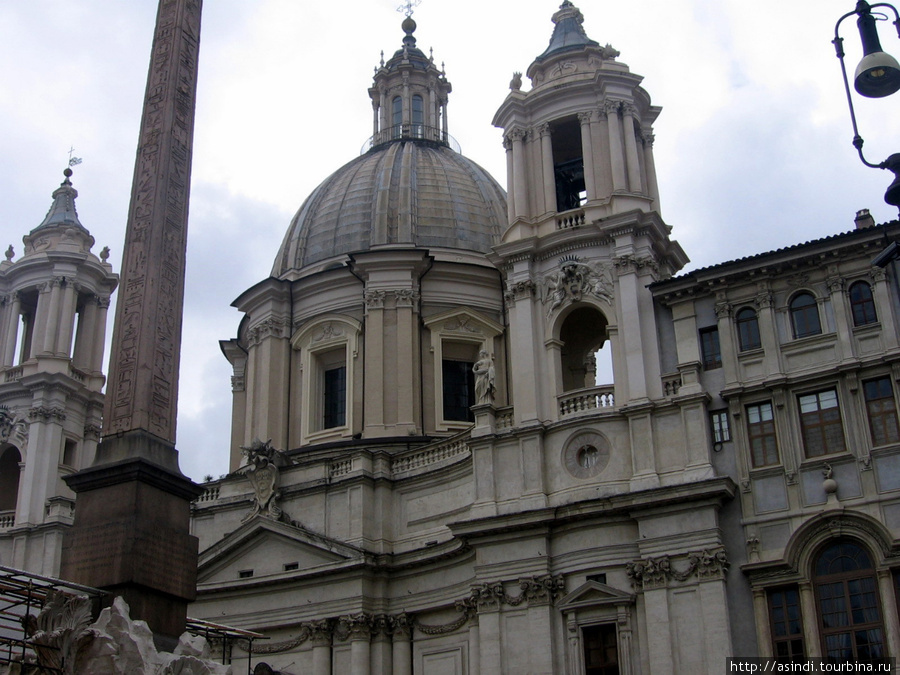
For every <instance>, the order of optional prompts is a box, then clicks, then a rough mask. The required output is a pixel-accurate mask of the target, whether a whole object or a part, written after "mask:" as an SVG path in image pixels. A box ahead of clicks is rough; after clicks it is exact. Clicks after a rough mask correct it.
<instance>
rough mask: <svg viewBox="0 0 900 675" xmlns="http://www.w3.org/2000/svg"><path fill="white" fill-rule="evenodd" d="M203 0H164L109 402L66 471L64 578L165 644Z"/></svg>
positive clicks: (180, 612)
mask: <svg viewBox="0 0 900 675" xmlns="http://www.w3.org/2000/svg"><path fill="white" fill-rule="evenodd" d="M201 9H202V0H160V2H159V5H158V12H157V16H156V28H155V31H154V37H153V45H152V48H151V60H150V69H149V73H148V76H147V88H146V93H145V99H144V109H143V115H142V118H141V129H140V134H139V139H138V150H137V158H136V161H135V169H134V179H133V182H132V193H131V204H130V207H129V215H128V223H127V226H126V232H125V246H124V249H123V261H122V270H121V279H122V281H121V285H120V289H121V290H120V293H121V295H120V296H119V298H118V309H117V311H116V322H115V328H114V332H113V342H112V350H111V355H110V372H109V386H108V389H107V394H106V401H105V408H104V415H103V419H104V437H103V442H102V443H101V444H100V447H99V448H98V450H97V455H96V458H95V460H94V464H93V466H91V467H90V468H88V469H85V470H83V471H80V472H78V473H75V474H71V475H69V476H67V477H66V482H67V483H68V485H69V487H70V488H72V489H73V490H74V491H75V492H76V493H77V495H78V501H77V503H78V507H77V509H76V512H75V522H74V525H73V527H72V529H71V530H69V531H68V532H67V534H66V540H65V543H64V545H63V552H62V562H61V571H60V576H61V577H63V578H65V579H68V580H70V581H73V582H76V583H80V584H84V585H87V586H94V587H99V588H104V589H106V590H108V591H110V592H111V595H110V598H109V601H110V602H111V601H112V598H113V597H114V596H115V595H121V596H123V597H124V598H125V600H126V601H127V602H128V604H129V605H130V607H131V614H132V617H133V618H135V619H142V620H144V621H147V623H148V624H149V625H150V628H151V629H152V630H153V631H154V633H155V636H156V639H157V642H158V644H159V646H160V647H162V648H166V647H169V648H171V647H172V646H174V643H175V640H177V638H178V636H179V635H180V634H181V633H182V632H183V631H184V626H185V618H186V612H187V605H188V603H189V602H191V601H193V600H194V598H195V597H196V586H197V548H198V540H197V538H196V537H194V536H192V535H191V534H190V504H191V501H192V500H193V499H195V498H196V497H197V496H198V495H199V494H200V493H201V492H202V490H201V489H200V488H198V487H197V486H196V485H194V484H193V483H192V482H191V481H190V480H189V479H187V478H186V477H185V476H184V475H183V474H182V473H181V470H180V469H179V467H178V452H177V450H176V449H175V422H176V415H177V394H178V366H179V357H180V351H181V325H182V318H183V304H184V272H185V249H186V246H187V219H188V201H189V195H188V189H189V187H190V176H191V152H192V144H193V130H194V106H195V101H196V92H197V59H198V55H199V48H200V15H201Z"/></svg>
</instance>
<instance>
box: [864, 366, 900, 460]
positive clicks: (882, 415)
mask: <svg viewBox="0 0 900 675" xmlns="http://www.w3.org/2000/svg"><path fill="white" fill-rule="evenodd" d="M891 379H892V378H891V377H890V376H888V375H882V376H881V377H876V378H872V379H870V380H864V381H863V383H862V389H863V402H864V403H865V406H866V419H867V421H868V424H869V438H871V440H872V445H873V446H876V447H878V446H881V445H891V444H893V443H900V420H898V417H897V400H896V398H895V397H894V386H893V383H892V382H891ZM884 384H886V385H887V392H886V393H887V395H884V394H885V388H884V387H883V386H879V391H878V392H877V393H878V394H881V395H879V396H873V397H871V398H870V393H873V392H872V390H873V389H874V387H875V386H877V385H884ZM878 401H887V402H890V409H889V410H885V409H882V410H874V411H873V407H874V406H873V404H876V403H877V402H878ZM876 420H878V421H882V420H886V423H885V424H883V425H882V424H876ZM888 428H892V429H893V433H892V434H890V433H888V431H887V429H888ZM877 429H880V431H879V430H877ZM888 436H890V437H888Z"/></svg>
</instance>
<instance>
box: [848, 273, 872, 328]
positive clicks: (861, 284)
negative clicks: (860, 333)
mask: <svg viewBox="0 0 900 675" xmlns="http://www.w3.org/2000/svg"><path fill="white" fill-rule="evenodd" d="M863 288H865V289H866V292H867V294H868V295H866V297H856V298H854V290H855V289H863ZM847 297H848V298H849V300H850V315H851V316H852V317H853V327H854V328H859V327H861V326H870V325H872V324H874V323H878V310H877V308H876V307H875V294H874V293H873V292H872V285H871V284H870V283H869V282H868V281H863V280H862V279H860V280H859V281H854V282H853V283H852V284H850V288H849V289H848V290H847Z"/></svg>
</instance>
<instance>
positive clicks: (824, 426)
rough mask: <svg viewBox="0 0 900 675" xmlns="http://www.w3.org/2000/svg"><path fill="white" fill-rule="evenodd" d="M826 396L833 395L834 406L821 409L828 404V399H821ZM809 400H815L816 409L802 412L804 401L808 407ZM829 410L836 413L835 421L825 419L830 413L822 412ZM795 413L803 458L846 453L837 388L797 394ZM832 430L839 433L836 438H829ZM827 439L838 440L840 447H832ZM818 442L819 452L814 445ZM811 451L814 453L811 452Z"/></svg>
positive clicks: (845, 440)
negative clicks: (820, 446)
mask: <svg viewBox="0 0 900 675" xmlns="http://www.w3.org/2000/svg"><path fill="white" fill-rule="evenodd" d="M827 394H833V395H834V396H833V399H834V403H835V404H834V405H833V406H832V405H829V406H828V407H825V408H823V407H822V402H823V401H825V402H828V399H823V396H825V395H827ZM811 398H814V399H815V404H816V409H815V410H809V411H807V412H804V410H803V408H804V405H805V404H804V399H807V405H808V403H809V399H811ZM831 410H836V411H837V418H836V419H827V417H829V416H831V415H832V413H830V412H824V411H831ZM797 412H798V414H799V417H800V439H801V442H802V445H803V456H804V457H805V458H806V459H816V458H819V457H826V456H828V455H837V454H840V453H843V452H847V439H846V437H845V435H844V420H843V415H841V399H840V396H838V391H837V387H828V388H827V389H819V390H817V391H811V392H806V393H800V394H797ZM823 412H824V414H823ZM833 429H838V430H839V431H840V433H839V434H838V435H837V436H834V435H831V436H829V433H828V432H829V430H833ZM820 430H821V431H820ZM829 437H830V438H832V439H834V438H837V439H839V440H840V443H839V446H840V447H837V445H835V446H834V447H832V444H831V443H829ZM819 441H821V443H822V450H821V451H819V450H818V449H817V448H816V447H815V445H814V444H815V443H818V442H819ZM811 450H815V451H814V452H811Z"/></svg>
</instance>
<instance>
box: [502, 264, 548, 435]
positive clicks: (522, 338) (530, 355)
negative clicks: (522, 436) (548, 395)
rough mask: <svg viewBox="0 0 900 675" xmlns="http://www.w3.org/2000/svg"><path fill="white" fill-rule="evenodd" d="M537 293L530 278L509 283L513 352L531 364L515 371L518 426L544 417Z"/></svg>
mask: <svg viewBox="0 0 900 675" xmlns="http://www.w3.org/2000/svg"><path fill="white" fill-rule="evenodd" d="M534 292H535V285H534V282H533V281H532V280H531V279H530V278H528V279H523V280H521V281H517V282H510V281H508V282H507V290H506V302H507V307H508V308H509V310H508V311H509V328H510V330H509V339H510V352H511V353H513V354H517V355H519V356H521V357H522V358H523V361H524V362H526V363H527V365H523V366H522V367H521V368H519V369H516V370H514V371H513V372H512V373H511V375H512V390H513V391H512V393H513V404H514V414H515V418H516V424H517V425H522V424H526V425H527V424H535V423H537V422H538V420H540V419H541V415H540V412H539V407H540V400H541V398H540V397H541V393H542V389H543V387H541V383H540V373H541V372H542V368H541V367H540V364H539V363H538V362H537V358H536V353H535V349H536V345H535V340H536V336H535V335H534V329H533V328H534V326H536V325H537V324H538V323H539V322H540V321H541V319H540V317H539V316H535V315H536V314H538V313H539V312H540V309H539V307H538V306H537V305H536V303H535V302H534Z"/></svg>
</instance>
